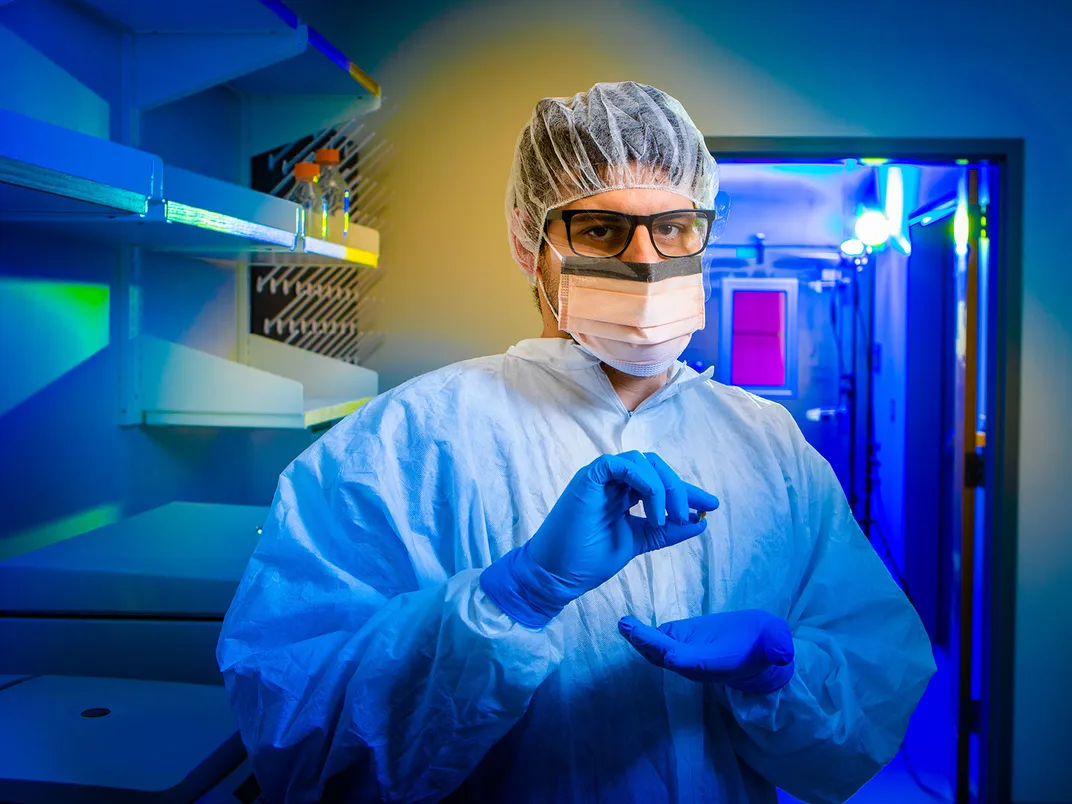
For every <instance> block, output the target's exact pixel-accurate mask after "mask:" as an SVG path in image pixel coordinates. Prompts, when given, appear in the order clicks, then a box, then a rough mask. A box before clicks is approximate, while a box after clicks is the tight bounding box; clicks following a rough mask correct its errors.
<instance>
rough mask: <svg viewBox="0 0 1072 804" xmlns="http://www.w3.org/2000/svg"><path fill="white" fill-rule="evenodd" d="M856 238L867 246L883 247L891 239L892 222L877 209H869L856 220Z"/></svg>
mask: <svg viewBox="0 0 1072 804" xmlns="http://www.w3.org/2000/svg"><path fill="white" fill-rule="evenodd" d="M856 237H857V238H858V239H859V240H860V241H862V242H863V244H864V245H866V246H871V247H872V248H873V247H875V246H881V245H882V244H883V243H885V242H886V241H887V240H889V238H890V222H889V221H888V220H886V216H885V215H883V214H882V213H881V212H879V211H878V210H875V209H869V210H867V211H866V212H864V213H863V214H862V215H861V216H860V217H859V218H857V219H856Z"/></svg>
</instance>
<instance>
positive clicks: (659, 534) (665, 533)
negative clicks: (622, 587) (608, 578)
mask: <svg viewBox="0 0 1072 804" xmlns="http://www.w3.org/2000/svg"><path fill="white" fill-rule="evenodd" d="M626 519H627V521H628V522H629V526H630V527H631V528H632V529H633V537H634V541H635V544H636V550H637V554H638V555H639V554H640V553H650V552H651V551H652V550H661V549H662V548H664V547H672V546H673V545H675V544H681V542H683V541H685V540H686V539H691V538H693V537H694V536H699V535H700V534H701V533H703V532H704V531H705V530H707V522H706V521H705V520H698V521H697V520H696V516H695V515H693V516H692V517H691V519H692V521H690V522H689V523H688V524H687V525H675V524H674V523H673V522H668V523H667V524H665V525H656V524H655V523H654V522H652V521H651V520H650V519H645V518H644V517H640V516H633V515H632V514H628V515H627V516H626Z"/></svg>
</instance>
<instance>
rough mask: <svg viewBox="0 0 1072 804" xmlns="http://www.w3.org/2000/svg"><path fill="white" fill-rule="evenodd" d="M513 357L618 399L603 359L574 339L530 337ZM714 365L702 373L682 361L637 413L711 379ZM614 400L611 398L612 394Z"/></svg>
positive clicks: (515, 348)
mask: <svg viewBox="0 0 1072 804" xmlns="http://www.w3.org/2000/svg"><path fill="white" fill-rule="evenodd" d="M506 354H507V355H508V356H510V357H516V358H519V359H521V360H525V361H527V362H529V363H536V364H538V365H542V366H544V367H545V368H546V369H548V370H549V371H552V372H554V373H556V374H561V375H563V379H568V380H570V381H572V382H575V383H576V384H578V385H580V386H582V387H583V388H585V389H586V390H587V391H589V392H591V393H593V394H595V395H596V396H597V397H598V398H600V399H607V401H616V402H617V403H618V404H620V400H618V395H617V394H616V393H615V391H614V388H613V386H611V384H610V380H609V379H608V378H607V375H606V374H605V373H604V371H603V369H602V368H600V365H599V359H598V358H596V357H593V356H592V355H590V354H588V353H587V352H585V351H584V350H583V349H581V348H580V347H579V346H577V344H575V343H574V342H573V341H572V340H568V339H566V338H528V339H526V340H523V341H520V342H518V343H517V344H516V345H515V346H511V347H510V349H509V350H508V351H507V353H506ZM714 371H715V369H714V367H713V366H712V367H710V368H708V369H707V370H706V371H704V372H703V373H702V374H701V373H699V372H697V371H696V370H695V369H693V368H691V367H690V366H687V365H685V364H684V363H682V362H680V361H678V362H677V363H675V364H674V365H673V366H672V367H671V368H670V376H669V379H668V380H667V382H666V385H664V386H663V387H662V388H660V389H659V390H658V391H656V392H655V393H654V394H652V395H651V396H650V397H649V398H648V399H646V400H644V402H642V403H641V404H640V406H639V407H637V409H636V411H634V413H636V412H639V411H641V410H644V409H647V408H650V407H654V406H656V405H660V404H662V403H663V402H666V401H667V400H668V399H672V398H673V397H675V396H677V395H678V394H679V393H681V392H682V391H685V390H687V389H690V388H695V387H698V386H699V385H701V384H702V383H704V382H706V381H707V380H709V379H711V376H712V374H714ZM608 395H610V396H613V397H614V400H610V399H609V396H608Z"/></svg>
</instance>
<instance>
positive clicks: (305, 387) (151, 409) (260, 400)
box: [138, 335, 379, 429]
mask: <svg viewBox="0 0 1072 804" xmlns="http://www.w3.org/2000/svg"><path fill="white" fill-rule="evenodd" d="M249 338H250V343H249V365H246V364H243V363H237V362H235V361H233V360H227V359H225V358H222V357H219V356H217V355H211V354H208V353H206V352H201V351H198V350H196V349H191V348H189V347H186V346H182V345H181V344H176V343H171V342H169V341H164V340H160V339H159V338H153V337H151V336H142V337H141V338H140V339H139V343H138V351H139V352H140V360H141V375H140V376H141V395H140V407H141V409H142V421H143V423H144V424H146V425H150V426H194V427H256V428H262V427H263V428H285V429H303V428H309V427H320V426H323V425H325V424H328V423H330V422H333V421H336V420H338V419H341V418H343V417H344V416H347V415H349V414H350V413H352V412H353V411H354V410H357V408H359V407H360V406H361V405H362V404H364V403H365V402H366V401H368V399H370V398H371V397H373V396H375V395H376V394H377V392H378V387H379V378H378V376H377V374H376V372H374V371H370V370H369V369H366V368H362V367H360V366H354V365H351V364H349V363H343V362H341V361H338V360H332V359H331V358H327V357H323V356H322V355H317V354H313V353H312V352H308V351H306V350H304V349H298V348H296V347H293V346H288V345H286V344H282V343H278V342H276V341H273V340H271V339H269V338H262V337H260V336H257V335H250V336H249Z"/></svg>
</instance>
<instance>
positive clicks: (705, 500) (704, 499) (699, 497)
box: [685, 483, 719, 511]
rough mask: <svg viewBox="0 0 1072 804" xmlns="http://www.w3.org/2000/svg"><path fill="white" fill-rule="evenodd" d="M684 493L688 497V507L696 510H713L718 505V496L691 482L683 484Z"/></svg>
mask: <svg viewBox="0 0 1072 804" xmlns="http://www.w3.org/2000/svg"><path fill="white" fill-rule="evenodd" d="M685 494H686V496H687V497H688V501H689V508H694V509H695V510H697V511H714V510H716V509H717V508H718V506H719V502H718V497H716V496H715V495H714V494H712V493H711V492H709V491H704V490H703V489H702V488H700V487H699V486H694V485H692V483H686V484H685Z"/></svg>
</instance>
